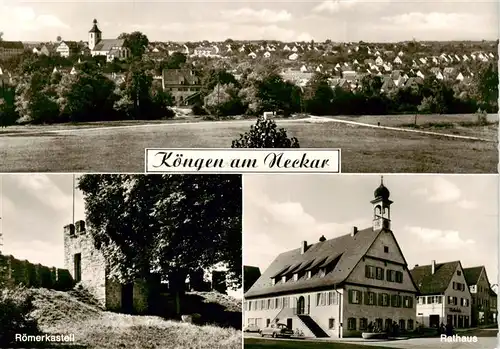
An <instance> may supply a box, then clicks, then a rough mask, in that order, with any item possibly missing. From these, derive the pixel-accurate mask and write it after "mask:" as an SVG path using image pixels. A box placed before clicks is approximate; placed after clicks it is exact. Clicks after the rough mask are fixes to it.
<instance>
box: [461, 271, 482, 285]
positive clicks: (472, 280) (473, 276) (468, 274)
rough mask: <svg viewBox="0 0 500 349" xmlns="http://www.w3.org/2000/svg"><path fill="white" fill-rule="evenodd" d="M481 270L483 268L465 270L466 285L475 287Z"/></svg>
mask: <svg viewBox="0 0 500 349" xmlns="http://www.w3.org/2000/svg"><path fill="white" fill-rule="evenodd" d="M483 269H484V266H479V267H471V268H465V269H464V277H465V281H466V282H467V285H469V286H472V285H476V284H477V282H478V281H479V277H480V276H481V272H482V271H483Z"/></svg>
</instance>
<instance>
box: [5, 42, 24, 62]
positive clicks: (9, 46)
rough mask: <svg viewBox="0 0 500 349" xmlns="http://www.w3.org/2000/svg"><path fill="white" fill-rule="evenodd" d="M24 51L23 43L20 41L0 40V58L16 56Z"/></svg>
mask: <svg viewBox="0 0 500 349" xmlns="http://www.w3.org/2000/svg"><path fill="white" fill-rule="evenodd" d="M23 53H24V45H23V43H22V42H21V41H4V40H0V59H6V58H10V57H13V56H18V55H21V54H23Z"/></svg>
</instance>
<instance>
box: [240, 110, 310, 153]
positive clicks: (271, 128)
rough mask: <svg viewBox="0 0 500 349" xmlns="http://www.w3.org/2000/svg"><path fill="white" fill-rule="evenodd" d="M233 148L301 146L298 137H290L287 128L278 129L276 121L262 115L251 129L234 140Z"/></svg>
mask: <svg viewBox="0 0 500 349" xmlns="http://www.w3.org/2000/svg"><path fill="white" fill-rule="evenodd" d="M231 148H300V146H299V141H298V140H297V138H295V137H292V138H288V136H287V134H286V130H285V129H283V128H280V129H278V127H277V125H276V122H275V121H274V120H270V119H264V118H262V117H260V118H258V119H257V123H256V124H255V125H252V126H250V131H249V132H246V133H244V134H240V137H239V139H237V140H233V143H232V145H231Z"/></svg>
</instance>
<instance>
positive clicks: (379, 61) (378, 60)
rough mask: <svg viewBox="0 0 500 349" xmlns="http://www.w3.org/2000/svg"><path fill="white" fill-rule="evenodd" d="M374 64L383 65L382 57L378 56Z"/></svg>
mask: <svg viewBox="0 0 500 349" xmlns="http://www.w3.org/2000/svg"><path fill="white" fill-rule="evenodd" d="M375 64H376V65H378V66H381V65H384V60H383V59H382V57H380V56H378V57H377V58H376V59H375Z"/></svg>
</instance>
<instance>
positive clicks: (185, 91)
mask: <svg viewBox="0 0 500 349" xmlns="http://www.w3.org/2000/svg"><path fill="white" fill-rule="evenodd" d="M162 85H163V90H164V91H169V92H170V94H171V95H172V96H173V98H174V102H175V104H176V105H178V106H182V105H191V104H192V102H193V101H194V100H195V99H196V98H195V97H196V96H199V94H200V90H201V87H202V85H201V80H200V78H199V77H198V75H197V74H196V73H195V71H194V70H192V69H165V70H163V77H162Z"/></svg>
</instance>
